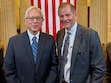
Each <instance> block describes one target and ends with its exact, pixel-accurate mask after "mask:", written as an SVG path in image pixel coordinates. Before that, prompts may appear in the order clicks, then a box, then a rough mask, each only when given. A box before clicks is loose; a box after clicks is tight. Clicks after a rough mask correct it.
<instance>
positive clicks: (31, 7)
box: [24, 6, 43, 19]
mask: <svg viewBox="0 0 111 83" xmlns="http://www.w3.org/2000/svg"><path fill="white" fill-rule="evenodd" d="M32 9H37V10H38V11H39V12H40V14H41V16H42V17H43V14H42V11H41V9H40V8H37V7H36V6H30V7H29V8H28V9H27V10H26V12H25V16H24V19H25V18H27V17H28V13H29V12H30V11H31V10H32Z"/></svg>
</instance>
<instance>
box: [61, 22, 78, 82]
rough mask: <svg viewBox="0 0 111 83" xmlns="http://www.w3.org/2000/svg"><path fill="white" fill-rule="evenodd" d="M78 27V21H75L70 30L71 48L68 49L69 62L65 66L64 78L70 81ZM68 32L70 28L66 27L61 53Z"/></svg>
mask: <svg viewBox="0 0 111 83" xmlns="http://www.w3.org/2000/svg"><path fill="white" fill-rule="evenodd" d="M76 29H77V22H75V24H74V25H73V27H72V28H71V29H70V30H69V32H70V33H71V35H70V39H69V41H70V42H69V49H68V55H67V63H66V64H65V68H64V79H65V81H66V82H68V83H70V67H71V55H72V48H73V44H74V40H75V35H76ZM67 32H68V30H67V29H65V36H64V40H63V44H62V51H61V55H62V53H63V47H64V42H65V38H66V36H67Z"/></svg>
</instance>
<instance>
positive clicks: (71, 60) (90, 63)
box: [57, 2, 105, 83]
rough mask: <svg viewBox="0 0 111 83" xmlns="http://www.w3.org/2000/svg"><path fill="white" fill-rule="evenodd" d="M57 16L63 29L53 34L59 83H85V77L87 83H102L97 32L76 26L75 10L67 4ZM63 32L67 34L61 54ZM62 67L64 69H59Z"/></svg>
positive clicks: (64, 4) (101, 57)
mask: <svg viewBox="0 0 111 83" xmlns="http://www.w3.org/2000/svg"><path fill="white" fill-rule="evenodd" d="M58 15H59V17H60V22H61V23H62V25H63V27H64V28H63V29H62V30H60V31H58V33H57V47H58V57H59V67H58V69H59V83H86V80H87V78H88V77H90V79H89V83H102V81H103V78H104V75H105V63H104V58H103V53H102V47H101V43H100V40H99V37H98V34H97V32H96V31H94V30H92V29H90V28H85V27H83V26H81V25H80V24H78V23H77V21H76V20H77V13H76V10H75V9H74V6H73V5H72V4H70V3H66V2H64V3H62V4H61V5H60V6H59V8H58ZM67 32H68V33H70V35H69V38H68V40H67V41H69V45H68V46H67V48H68V52H67V53H66V52H65V54H64V47H65V46H66V45H64V44H65V39H66V37H67V34H68V33H67ZM65 49H66V47H65ZM66 54H67V56H65V55H66ZM64 57H66V58H64ZM65 59H66V60H65ZM64 60H65V61H64ZM61 64H62V65H61ZM63 64H65V66H64V67H61V66H63ZM62 68H63V69H64V72H63V73H61V72H62Z"/></svg>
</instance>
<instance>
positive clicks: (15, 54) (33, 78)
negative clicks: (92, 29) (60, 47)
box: [4, 32, 57, 83]
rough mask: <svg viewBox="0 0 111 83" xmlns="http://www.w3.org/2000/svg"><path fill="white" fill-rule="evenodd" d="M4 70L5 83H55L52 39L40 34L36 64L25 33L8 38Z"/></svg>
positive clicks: (55, 60) (54, 56)
mask: <svg viewBox="0 0 111 83" xmlns="http://www.w3.org/2000/svg"><path fill="white" fill-rule="evenodd" d="M4 70H5V78H6V81H7V83H56V79H57V59H56V46H55V42H54V38H53V37H52V36H50V35H47V34H45V33H42V32H40V36H39V43H38V56H37V62H36V64H34V59H33V54H32V49H31V45H30V40H29V37H28V34H27V32H24V33H22V34H20V35H17V36H14V37H12V38H10V40H9V43H8V47H7V51H6V56H5V60H4Z"/></svg>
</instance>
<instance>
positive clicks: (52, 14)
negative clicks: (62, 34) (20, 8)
mask: <svg viewBox="0 0 111 83" xmlns="http://www.w3.org/2000/svg"><path fill="white" fill-rule="evenodd" d="M62 2H69V3H72V4H73V5H74V7H75V8H76V0H31V5H32V6H36V7H38V8H40V9H41V10H42V13H43V16H44V22H43V25H42V28H41V31H42V32H45V33H47V34H50V35H53V36H54V38H56V33H57V31H58V30H60V29H61V28H62V25H61V23H60V21H59V17H58V6H59V5H60V4H61V3H62Z"/></svg>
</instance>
